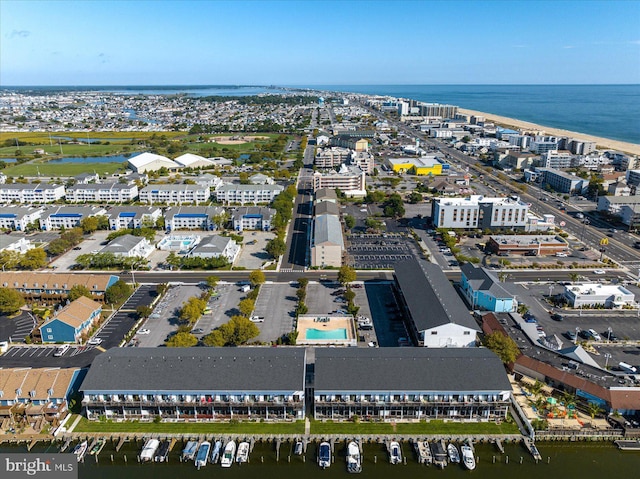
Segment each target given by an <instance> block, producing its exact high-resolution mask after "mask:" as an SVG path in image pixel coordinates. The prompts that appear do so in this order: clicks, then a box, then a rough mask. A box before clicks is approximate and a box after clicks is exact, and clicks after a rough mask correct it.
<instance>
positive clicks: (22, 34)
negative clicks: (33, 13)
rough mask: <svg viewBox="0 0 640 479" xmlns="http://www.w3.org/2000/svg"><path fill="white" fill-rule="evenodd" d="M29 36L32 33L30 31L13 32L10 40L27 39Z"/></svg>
mask: <svg viewBox="0 0 640 479" xmlns="http://www.w3.org/2000/svg"><path fill="white" fill-rule="evenodd" d="M29 35H31V32H30V31H29V30H13V31H12V32H11V33H10V34H9V38H16V37H19V38H27V37H28V36H29Z"/></svg>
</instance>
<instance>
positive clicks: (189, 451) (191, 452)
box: [182, 441, 198, 461]
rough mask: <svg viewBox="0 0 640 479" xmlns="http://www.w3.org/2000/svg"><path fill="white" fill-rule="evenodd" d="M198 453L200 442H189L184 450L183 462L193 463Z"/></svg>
mask: <svg viewBox="0 0 640 479" xmlns="http://www.w3.org/2000/svg"><path fill="white" fill-rule="evenodd" d="M197 451H198V441H188V442H187V444H185V446H184V449H183V450H182V460H183V461H191V460H193V459H195V457H196V452H197Z"/></svg>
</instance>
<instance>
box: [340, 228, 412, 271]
mask: <svg viewBox="0 0 640 479" xmlns="http://www.w3.org/2000/svg"><path fill="white" fill-rule="evenodd" d="M347 252H348V254H349V257H348V260H347V262H348V264H349V265H350V266H352V267H354V268H355V269H393V267H394V265H395V264H396V263H398V262H400V261H404V260H407V259H411V258H413V257H415V256H416V254H417V251H416V248H415V245H414V244H413V240H412V239H409V238H406V237H404V236H401V235H400V234H396V233H385V234H381V235H375V234H362V235H358V236H351V237H350V238H349V245H348V246H347Z"/></svg>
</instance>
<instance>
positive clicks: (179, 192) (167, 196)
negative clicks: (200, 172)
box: [140, 185, 211, 205]
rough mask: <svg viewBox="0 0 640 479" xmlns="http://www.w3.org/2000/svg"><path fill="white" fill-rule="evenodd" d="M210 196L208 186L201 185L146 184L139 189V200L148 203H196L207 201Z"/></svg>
mask: <svg viewBox="0 0 640 479" xmlns="http://www.w3.org/2000/svg"><path fill="white" fill-rule="evenodd" d="M210 197H211V190H210V189H209V187H206V186H201V185H148V186H145V187H144V188H142V189H141V190H140V201H141V202H142V203H149V204H155V203H163V204H167V205H180V204H183V203H194V204H196V205H197V204H199V203H204V202H205V201H208V200H209V198H210Z"/></svg>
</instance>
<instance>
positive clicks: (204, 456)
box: [196, 441, 211, 469]
mask: <svg viewBox="0 0 640 479" xmlns="http://www.w3.org/2000/svg"><path fill="white" fill-rule="evenodd" d="M210 449H211V443H210V442H209V441H203V442H202V444H200V447H199V448H198V454H197V455H196V467H197V468H198V469H200V468H201V467H204V466H206V465H207V460H208V459H209V450H210Z"/></svg>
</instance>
